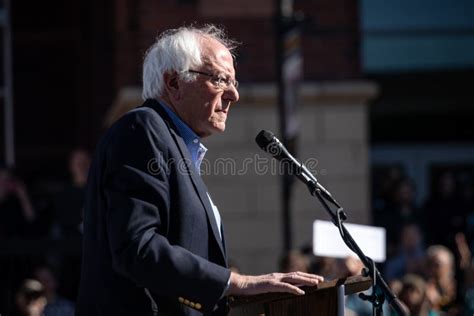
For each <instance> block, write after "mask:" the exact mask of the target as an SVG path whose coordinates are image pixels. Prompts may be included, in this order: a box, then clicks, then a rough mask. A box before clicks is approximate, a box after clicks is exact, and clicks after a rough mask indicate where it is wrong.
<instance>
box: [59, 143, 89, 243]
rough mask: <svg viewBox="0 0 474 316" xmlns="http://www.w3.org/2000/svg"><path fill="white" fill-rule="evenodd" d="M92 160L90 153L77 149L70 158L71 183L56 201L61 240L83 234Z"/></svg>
mask: <svg viewBox="0 0 474 316" xmlns="http://www.w3.org/2000/svg"><path fill="white" fill-rule="evenodd" d="M90 162H91V158H90V155H89V153H88V152H87V151H86V150H84V149H80V148H77V149H75V150H73V151H72V152H71V154H70V156H69V163H68V168H69V174H70V182H69V183H67V184H66V185H65V186H64V188H63V190H61V191H60V192H59V193H58V194H57V196H56V199H55V200H56V201H55V209H56V212H55V213H56V221H57V223H56V224H57V226H56V228H57V230H58V231H56V232H55V233H54V235H56V237H59V238H69V237H77V236H80V234H81V233H82V218H83V213H84V198H85V186H86V183H87V174H88V172H89V166H90Z"/></svg>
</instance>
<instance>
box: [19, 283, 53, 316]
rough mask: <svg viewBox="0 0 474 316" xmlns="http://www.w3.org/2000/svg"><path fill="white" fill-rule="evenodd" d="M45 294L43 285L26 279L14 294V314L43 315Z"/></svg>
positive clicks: (24, 315)
mask: <svg viewBox="0 0 474 316" xmlns="http://www.w3.org/2000/svg"><path fill="white" fill-rule="evenodd" d="M45 306H46V296H45V292H44V287H43V285H42V284H41V283H40V282H38V281H37V280H33V279H26V280H24V281H23V283H22V284H21V286H20V288H19V289H18V291H17V292H16V295H15V313H14V315H15V316H43V311H44V307H45Z"/></svg>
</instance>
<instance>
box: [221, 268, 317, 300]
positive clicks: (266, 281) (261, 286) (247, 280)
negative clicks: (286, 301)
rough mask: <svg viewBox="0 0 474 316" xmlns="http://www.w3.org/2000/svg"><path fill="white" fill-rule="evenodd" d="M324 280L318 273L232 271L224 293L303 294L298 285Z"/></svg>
mask: <svg viewBox="0 0 474 316" xmlns="http://www.w3.org/2000/svg"><path fill="white" fill-rule="evenodd" d="M322 281H324V278H323V277H322V276H319V275H315V274H309V273H304V272H290V273H271V274H265V275H257V276H251V275H241V274H237V273H234V272H232V273H231V275H230V286H229V289H228V290H227V293H226V295H255V294H262V293H269V292H287V293H292V294H296V295H304V294H305V293H304V291H303V290H302V289H300V288H298V286H303V285H306V286H314V285H316V284H319V283H320V282H322Z"/></svg>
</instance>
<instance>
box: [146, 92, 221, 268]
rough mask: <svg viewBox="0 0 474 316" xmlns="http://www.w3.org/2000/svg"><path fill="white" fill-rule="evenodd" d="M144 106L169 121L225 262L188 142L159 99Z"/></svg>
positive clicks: (204, 190)
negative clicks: (187, 145)
mask: <svg viewBox="0 0 474 316" xmlns="http://www.w3.org/2000/svg"><path fill="white" fill-rule="evenodd" d="M144 106H149V107H151V108H153V109H154V110H155V111H156V112H158V114H159V115H160V116H161V117H162V118H163V119H164V120H165V122H166V123H167V125H168V128H169V130H170V133H171V135H172V136H173V138H174V140H175V142H176V144H177V145H178V148H179V151H180V152H181V156H182V158H183V159H184V160H183V161H184V162H185V165H186V168H187V170H188V174H189V176H190V177H191V182H192V183H193V186H194V189H195V190H196V192H197V193H198V196H199V199H200V200H201V203H202V205H203V207H204V209H205V210H206V215H207V220H208V222H209V223H210V225H211V229H212V233H213V235H214V239H215V240H216V242H217V244H218V245H219V249H220V252H221V254H222V258H223V259H224V262H226V256H225V250H224V246H223V240H222V239H221V237H220V235H219V230H218V228H217V224H216V219H215V215H214V211H213V209H212V206H211V203H210V201H209V197H208V196H207V191H206V185H205V184H204V182H203V181H202V178H201V175H200V174H199V171H198V170H196V168H195V167H194V164H193V161H192V159H191V156H190V154H189V151H188V148H187V147H186V144H185V143H184V140H183V138H182V137H181V136H179V135H178V133H176V132H175V130H176V127H175V126H174V124H173V122H172V121H171V119H170V118H169V117H168V114H166V111H165V110H164V109H162V108H161V105H159V104H157V101H155V100H147V101H146V102H145V104H144Z"/></svg>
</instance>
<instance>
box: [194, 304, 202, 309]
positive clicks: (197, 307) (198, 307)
mask: <svg viewBox="0 0 474 316" xmlns="http://www.w3.org/2000/svg"><path fill="white" fill-rule="evenodd" d="M194 307H195V308H196V309H201V307H202V306H201V304H199V303H196V304H194Z"/></svg>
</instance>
